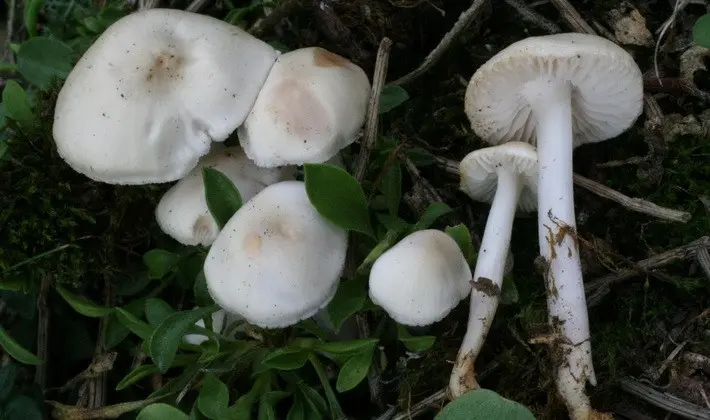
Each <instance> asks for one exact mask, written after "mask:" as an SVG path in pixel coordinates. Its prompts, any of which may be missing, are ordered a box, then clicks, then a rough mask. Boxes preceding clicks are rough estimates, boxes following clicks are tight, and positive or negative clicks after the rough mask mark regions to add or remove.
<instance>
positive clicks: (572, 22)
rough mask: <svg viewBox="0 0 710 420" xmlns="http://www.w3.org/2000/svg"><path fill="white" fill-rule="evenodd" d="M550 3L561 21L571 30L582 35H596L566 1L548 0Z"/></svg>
mask: <svg viewBox="0 0 710 420" xmlns="http://www.w3.org/2000/svg"><path fill="white" fill-rule="evenodd" d="M550 3H552V4H553V5H554V6H555V8H556V9H557V10H558V11H559V12H560V16H561V17H562V20H564V21H565V23H566V24H567V25H568V26H569V27H570V28H571V29H572V30H574V31H576V32H581V33H584V34H589V35H597V32H596V31H595V30H594V29H593V28H592V27H591V26H590V25H589V24H588V23H587V21H585V20H584V18H583V17H582V15H580V14H579V12H578V11H577V9H575V8H574V6H572V5H571V4H570V3H569V2H568V1H567V0H550Z"/></svg>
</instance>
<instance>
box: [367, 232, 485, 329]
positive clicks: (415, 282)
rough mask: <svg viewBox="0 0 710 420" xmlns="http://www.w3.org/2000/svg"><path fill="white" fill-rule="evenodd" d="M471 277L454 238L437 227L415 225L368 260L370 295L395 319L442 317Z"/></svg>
mask: <svg viewBox="0 0 710 420" xmlns="http://www.w3.org/2000/svg"><path fill="white" fill-rule="evenodd" d="M470 281H471V268H470V267H469V266H468V262H466V258H465V257H464V255H463V253H462V252H461V249H460V248H459V246H458V244H457V243H456V241H454V240H453V238H451V237H450V236H449V235H447V234H446V233H444V232H442V231H440V230H435V229H426V230H420V231H417V232H414V233H412V234H410V235H408V236H406V237H405V238H403V239H402V240H401V241H399V242H398V243H397V244H396V245H394V246H393V247H392V248H390V249H388V250H387V251H385V252H384V253H383V254H382V255H381V256H380V257H379V258H378V259H377V260H376V261H375V263H374V264H373V265H372V269H371V271H370V280H369V283H370V298H371V299H372V302H374V303H375V304H376V305H378V306H380V307H381V308H382V309H384V310H385V311H386V312H387V313H388V314H389V315H390V316H391V317H392V319H394V320H395V321H397V322H398V323H400V324H403V325H408V326H412V327H422V326H426V325H430V324H433V323H435V322H438V321H441V320H442V319H443V318H444V317H445V316H446V315H448V314H449V312H451V310H452V309H453V308H455V307H456V305H458V304H459V302H461V300H463V299H464V298H465V297H466V296H468V294H469V292H470V291H471V284H470Z"/></svg>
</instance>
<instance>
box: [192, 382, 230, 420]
mask: <svg viewBox="0 0 710 420" xmlns="http://www.w3.org/2000/svg"><path fill="white" fill-rule="evenodd" d="M197 408H198V409H199V410H200V413H202V414H203V415H204V416H205V417H207V418H208V419H211V420H222V419H229V418H230V413H229V390H228V389H227V385H225V384H224V383H223V382H222V381H220V380H219V378H217V376H215V375H214V373H211V372H209V373H207V374H205V379H204V381H203V383H202V389H200V394H199V395H198V396H197Z"/></svg>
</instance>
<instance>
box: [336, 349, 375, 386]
mask: <svg viewBox="0 0 710 420" xmlns="http://www.w3.org/2000/svg"><path fill="white" fill-rule="evenodd" d="M374 350H375V348H374V346H372V347H370V349H369V350H367V351H364V352H362V353H359V354H356V355H354V356H353V357H351V358H350V359H349V360H348V361H347V362H345V364H344V365H343V367H342V368H340V373H338V381H337V382H336V383H335V389H337V390H338V392H346V391H350V390H351V389H353V388H355V387H356V386H358V384H360V382H362V380H363V379H365V377H366V376H367V372H368V371H369V370H370V365H372V354H373V353H374Z"/></svg>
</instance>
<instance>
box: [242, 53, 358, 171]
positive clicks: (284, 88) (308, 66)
mask: <svg viewBox="0 0 710 420" xmlns="http://www.w3.org/2000/svg"><path fill="white" fill-rule="evenodd" d="M369 96H370V81H369V80H368V78H367V75H366V74H365V72H364V71H363V70H362V69H361V68H360V67H358V66H357V65H355V64H353V63H352V62H350V61H348V60H346V59H345V58H343V57H341V56H339V55H336V54H333V53H331V52H329V51H327V50H324V49H322V48H318V47H314V48H302V49H298V50H294V51H291V52H288V53H285V54H283V55H281V56H279V58H278V59H277V60H276V63H275V64H274V67H273V68H272V69H271V72H270V73H269V77H268V78H267V79H266V83H264V86H263V87H262V89H261V92H259V96H258V97H257V99H256V103H255V104H254V108H253V109H252V110H251V112H250V113H249V116H248V117H247V119H246V121H245V122H244V125H243V126H242V127H240V128H239V130H238V132H237V133H238V135H239V141H240V142H241V145H242V147H243V148H244V150H245V151H246V154H247V156H249V159H251V160H253V161H254V162H256V164H257V165H258V166H263V167H273V166H281V165H301V164H303V163H322V162H325V161H326V160H328V159H329V158H331V157H332V156H334V155H335V154H336V153H337V152H338V151H339V150H340V149H342V148H344V147H345V146H347V145H349V144H350V143H352V142H353V141H355V138H356V137H357V134H358V132H359V130H360V128H361V126H362V125H363V123H364V121H365V112H366V110H367V103H368V100H369Z"/></svg>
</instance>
